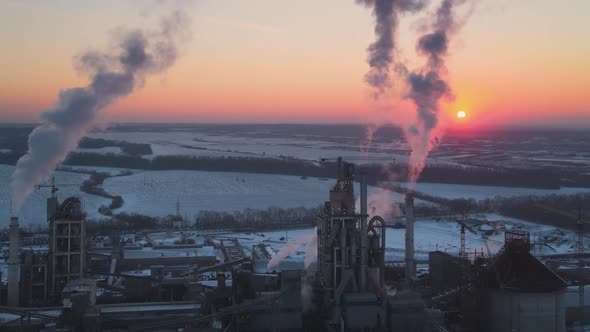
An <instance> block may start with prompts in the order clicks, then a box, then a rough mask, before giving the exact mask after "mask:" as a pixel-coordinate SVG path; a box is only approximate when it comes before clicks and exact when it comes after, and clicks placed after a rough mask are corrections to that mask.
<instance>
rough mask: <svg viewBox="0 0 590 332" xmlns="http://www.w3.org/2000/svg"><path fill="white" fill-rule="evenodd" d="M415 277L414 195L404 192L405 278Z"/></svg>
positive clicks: (408, 279)
mask: <svg viewBox="0 0 590 332" xmlns="http://www.w3.org/2000/svg"><path fill="white" fill-rule="evenodd" d="M415 277H416V262H415V261H414V197H413V196H412V194H411V193H407V194H406V280H407V281H408V284H410V280H411V279H414V278H415Z"/></svg>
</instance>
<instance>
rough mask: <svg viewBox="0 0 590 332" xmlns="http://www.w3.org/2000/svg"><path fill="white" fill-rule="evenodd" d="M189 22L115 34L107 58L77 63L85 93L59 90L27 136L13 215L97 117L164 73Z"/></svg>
mask: <svg viewBox="0 0 590 332" xmlns="http://www.w3.org/2000/svg"><path fill="white" fill-rule="evenodd" d="M189 23H190V22H189V19H188V17H187V16H186V15H185V14H184V13H183V12H181V11H175V12H174V13H173V14H172V15H170V16H168V17H165V18H164V19H162V21H161V24H160V28H159V30H157V31H153V32H152V31H143V30H126V29H120V30H118V33H117V38H116V44H115V45H116V47H115V48H114V50H113V51H112V52H99V51H88V52H85V53H84V54H82V55H80V56H79V57H77V66H76V69H77V70H79V71H80V72H83V73H86V74H88V75H89V76H90V83H89V84H88V86H86V87H77V88H71V89H67V90H63V91H62V92H61V93H60V94H59V98H58V101H57V103H56V105H55V107H54V108H53V109H52V110H49V111H46V112H44V113H43V114H41V121H42V124H41V125H40V126H38V127H37V128H35V129H34V130H33V131H32V132H31V134H30V135H29V140H28V144H29V149H28V151H27V153H26V154H25V155H24V156H22V157H21V158H20V159H19V160H18V162H17V164H16V170H15V171H14V174H13V175H12V183H11V189H12V204H13V211H15V213H18V210H19V209H20V207H21V205H22V203H23V202H24V200H25V199H26V198H27V196H28V195H29V194H30V193H31V192H32V191H33V190H34V188H35V186H36V185H38V184H40V183H42V182H44V181H46V180H47V179H48V178H49V176H50V175H51V173H52V172H53V171H54V169H55V167H56V166H57V165H59V164H60V163H61V162H63V161H64V160H65V158H66V157H67V156H68V153H70V152H71V151H72V150H74V149H75V148H76V147H77V145H78V142H79V141H80V139H82V138H83V137H84V135H85V134H86V133H88V131H89V130H90V129H92V127H93V126H94V125H95V122H96V119H97V116H98V114H99V112H100V111H101V110H103V109H105V108H106V107H108V106H109V105H111V104H112V103H113V102H114V101H115V100H117V99H119V98H121V97H124V96H127V95H129V94H130V93H132V92H133V90H134V89H136V88H138V87H141V86H142V84H143V82H144V78H145V76H146V75H148V74H156V73H160V72H163V71H165V70H166V69H168V68H169V67H170V66H172V65H173V64H174V62H175V61H176V58H177V56H178V45H179V43H180V42H182V41H184V40H186V38H187V37H188V36H189V34H188V31H189V30H188V29H189Z"/></svg>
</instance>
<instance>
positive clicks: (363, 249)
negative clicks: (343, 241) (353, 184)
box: [360, 170, 368, 292]
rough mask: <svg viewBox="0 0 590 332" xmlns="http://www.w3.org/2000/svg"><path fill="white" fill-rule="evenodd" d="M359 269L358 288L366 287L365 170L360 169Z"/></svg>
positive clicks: (363, 288)
mask: <svg viewBox="0 0 590 332" xmlns="http://www.w3.org/2000/svg"><path fill="white" fill-rule="evenodd" d="M360 173H361V220H360V221H361V271H360V289H361V291H362V292H364V291H365V290H366V289H367V257H368V252H367V241H368V237H367V236H368V235H367V172H366V170H361V172H360Z"/></svg>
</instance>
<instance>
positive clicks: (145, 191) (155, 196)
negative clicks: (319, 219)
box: [104, 171, 333, 219]
mask: <svg viewBox="0 0 590 332" xmlns="http://www.w3.org/2000/svg"><path fill="white" fill-rule="evenodd" d="M331 186H333V181H326V180H320V179H317V178H307V179H302V178H300V177H297V176H287V175H266V174H248V173H230V172H201V171H143V172H137V173H135V174H133V175H131V176H122V177H116V178H109V179H107V180H106V181H105V183H104V189H105V190H106V191H107V192H109V193H111V194H114V195H121V196H123V198H124V200H125V204H124V205H123V207H122V208H121V209H120V210H117V211H125V212H137V213H143V214H148V215H152V216H166V215H168V214H175V211H176V202H177V201H178V202H179V203H180V210H181V214H182V215H183V216H187V217H189V218H191V219H192V217H193V216H194V215H196V214H197V213H198V212H199V211H200V210H212V211H236V210H243V209H246V208H253V209H256V208H267V207H271V206H277V207H282V208H287V207H298V206H306V207H315V206H318V205H320V204H322V202H324V201H326V200H327V199H328V191H329V190H330V187H331Z"/></svg>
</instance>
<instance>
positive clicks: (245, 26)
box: [202, 16, 286, 33]
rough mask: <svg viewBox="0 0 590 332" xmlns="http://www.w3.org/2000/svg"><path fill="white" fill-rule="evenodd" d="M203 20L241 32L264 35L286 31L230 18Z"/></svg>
mask: <svg viewBox="0 0 590 332" xmlns="http://www.w3.org/2000/svg"><path fill="white" fill-rule="evenodd" d="M202 19H206V20H208V21H210V22H213V23H217V24H222V25H225V26H228V27H232V28H236V29H241V30H250V31H256V32H262V33H283V32H285V31H286V30H285V29H283V28H281V27H277V26H273V25H269V24H263V23H257V22H250V21H244V20H240V19H235V18H229V17H211V16H208V17H202Z"/></svg>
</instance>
